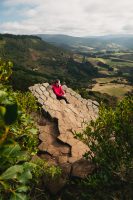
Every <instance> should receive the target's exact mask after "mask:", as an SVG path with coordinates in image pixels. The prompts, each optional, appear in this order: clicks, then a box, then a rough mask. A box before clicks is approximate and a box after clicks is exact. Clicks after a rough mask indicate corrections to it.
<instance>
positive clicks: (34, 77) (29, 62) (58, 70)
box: [0, 34, 97, 89]
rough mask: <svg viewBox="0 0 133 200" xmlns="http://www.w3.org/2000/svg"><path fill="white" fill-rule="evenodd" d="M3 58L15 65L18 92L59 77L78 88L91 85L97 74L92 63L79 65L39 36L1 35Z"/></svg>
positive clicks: (69, 54)
mask: <svg viewBox="0 0 133 200" xmlns="http://www.w3.org/2000/svg"><path fill="white" fill-rule="evenodd" d="M0 57H2V58H4V59H9V60H11V61H12V62H13V63H14V71H13V76H12V83H13V85H14V87H15V88H17V89H27V88H28V87H29V86H30V85H32V84H34V83H38V82H45V81H50V82H51V81H53V80H55V79H57V78H59V79H61V81H64V82H67V83H68V84H70V85H71V86H73V87H74V86H77V85H78V86H79V85H80V82H81V84H82V85H84V84H88V80H89V79H90V78H92V77H94V76H96V75H97V70H96V69H95V68H94V67H93V65H92V64H91V63H90V62H86V63H79V62H76V61H74V60H73V58H72V54H71V53H70V52H69V51H66V50H63V49H62V48H58V47H55V46H53V45H51V44H48V43H47V42H45V41H43V40H42V39H41V38H39V37H37V36H26V35H23V36H20V35H18V36H16V35H10V34H0Z"/></svg>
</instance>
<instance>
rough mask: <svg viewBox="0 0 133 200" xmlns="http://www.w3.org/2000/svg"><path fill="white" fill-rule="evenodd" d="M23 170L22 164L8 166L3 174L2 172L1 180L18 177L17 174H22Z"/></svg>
mask: <svg viewBox="0 0 133 200" xmlns="http://www.w3.org/2000/svg"><path fill="white" fill-rule="evenodd" d="M22 172H23V166H22V165H14V166H12V167H10V168H8V169H7V170H6V171H5V172H4V173H3V174H1V176H0V180H6V179H14V178H17V175H18V174H22Z"/></svg>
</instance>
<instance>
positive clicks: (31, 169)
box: [0, 61, 61, 200]
mask: <svg viewBox="0 0 133 200" xmlns="http://www.w3.org/2000/svg"><path fill="white" fill-rule="evenodd" d="M1 63H5V62H3V61H2V62H1ZM4 66H5V72H4V73H3V75H1V83H5V81H6V80H8V78H9V75H10V74H11V72H10V73H8V68H7V67H6V65H4ZM6 70H7V73H6ZM3 71H4V70H3ZM9 71H10V70H9ZM5 74H6V75H5ZM37 110H38V106H37V104H36V101H35V98H34V97H33V96H32V95H31V94H30V93H29V92H25V93H21V92H14V91H13V90H12V89H11V87H9V86H7V85H5V84H1V85H0V152H1V153H0V163H1V164H0V198H1V200H4V199H9V200H28V199H30V195H28V193H29V191H31V190H32V188H31V187H34V188H35V185H36V183H37V181H39V180H40V177H41V176H42V175H44V174H47V176H48V177H52V178H53V177H56V175H59V174H60V173H61V171H60V169H59V168H58V167H57V168H56V167H53V166H49V165H48V164H47V163H45V162H43V161H40V162H42V164H40V163H37V162H33V161H31V158H32V156H33V155H35V154H36V153H37V151H38V149H37V147H38V135H37V134H38V130H37V128H36V126H35V122H34V121H33V119H32V118H31V116H30V115H29V114H30V113H31V112H36V111H37ZM40 160H41V159H40ZM36 179H37V180H36Z"/></svg>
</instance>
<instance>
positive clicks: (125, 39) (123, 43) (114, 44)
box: [38, 34, 133, 51]
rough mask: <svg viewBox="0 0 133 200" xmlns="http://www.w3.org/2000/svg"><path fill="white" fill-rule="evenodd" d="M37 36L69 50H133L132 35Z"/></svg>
mask: <svg viewBox="0 0 133 200" xmlns="http://www.w3.org/2000/svg"><path fill="white" fill-rule="evenodd" d="M38 36H39V37H41V38H42V39H43V40H45V41H47V42H49V43H52V44H55V45H57V46H60V47H63V48H66V49H71V50H79V49H80V48H81V49H84V51H85V50H86V49H87V47H89V48H90V49H91V48H92V49H93V50H98V51H101V50H112V51H113V50H133V35H123V34H120V35H105V36H90V37H74V36H68V35H60V34H59V35H58V34H39V35H38ZM82 47H84V48H82Z"/></svg>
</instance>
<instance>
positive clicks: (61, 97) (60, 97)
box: [56, 96, 69, 103]
mask: <svg viewBox="0 0 133 200" xmlns="http://www.w3.org/2000/svg"><path fill="white" fill-rule="evenodd" d="M56 97H57V99H58V100H62V99H64V100H65V102H66V103H69V102H68V100H67V98H66V97H64V96H56Z"/></svg>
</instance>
